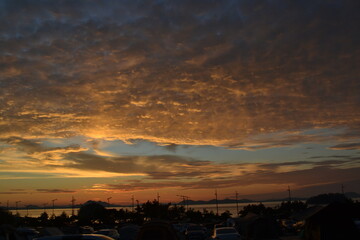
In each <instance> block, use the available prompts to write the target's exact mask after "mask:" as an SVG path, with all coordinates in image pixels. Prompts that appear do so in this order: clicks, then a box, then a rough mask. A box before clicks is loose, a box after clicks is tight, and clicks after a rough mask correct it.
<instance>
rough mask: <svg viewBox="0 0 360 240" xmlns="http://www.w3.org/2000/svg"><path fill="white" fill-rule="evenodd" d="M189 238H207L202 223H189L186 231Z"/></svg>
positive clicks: (199, 239) (200, 239)
mask: <svg viewBox="0 0 360 240" xmlns="http://www.w3.org/2000/svg"><path fill="white" fill-rule="evenodd" d="M185 238H186V239H187V240H203V239H206V231H205V229H204V227H203V226H201V225H189V226H188V227H187V229H186V231H185Z"/></svg>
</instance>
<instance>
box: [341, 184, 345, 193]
mask: <svg viewBox="0 0 360 240" xmlns="http://www.w3.org/2000/svg"><path fill="white" fill-rule="evenodd" d="M344 188H345V187H344V184H341V193H342V195H344Z"/></svg>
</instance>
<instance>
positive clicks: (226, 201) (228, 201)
mask: <svg viewBox="0 0 360 240" xmlns="http://www.w3.org/2000/svg"><path fill="white" fill-rule="evenodd" d="M345 195H346V197H348V198H351V199H357V198H360V194H358V193H354V192H351V193H345ZM307 199H308V198H305V197H300V198H291V201H306V200H307ZM288 200H289V199H288V198H280V199H266V200H252V199H239V200H236V199H222V200H217V203H218V204H236V203H238V204H244V203H249V204H252V203H265V202H268V203H270V202H287V201H288ZM91 201H92V200H89V201H88V202H91ZM93 202H97V203H100V204H101V205H103V206H104V207H106V208H111V207H115V208H121V207H123V208H128V207H132V205H131V204H109V203H107V202H102V201H93ZM86 203H87V202H86ZM86 203H83V204H76V205H74V206H71V205H57V206H54V208H56V209H72V208H74V209H75V208H80V207H81V206H82V205H84V204H86ZM167 203H171V204H172V205H211V204H216V199H211V200H208V201H204V200H197V201H194V200H187V201H185V202H184V201H180V202H177V203H172V202H164V203H163V204H167ZM0 207H2V208H5V209H8V210H27V209H28V210H30V209H44V207H40V206H36V205H29V206H25V207H24V206H22V207H20V206H19V207H18V208H15V207H9V208H7V207H6V206H0ZM46 209H47V210H50V209H52V207H47V208H46Z"/></svg>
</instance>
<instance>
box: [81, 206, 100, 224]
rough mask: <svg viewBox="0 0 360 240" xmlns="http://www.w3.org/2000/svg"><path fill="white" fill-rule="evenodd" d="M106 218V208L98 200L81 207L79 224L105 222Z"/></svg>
mask: <svg viewBox="0 0 360 240" xmlns="http://www.w3.org/2000/svg"><path fill="white" fill-rule="evenodd" d="M105 218H106V208H105V207H104V206H103V205H101V204H99V203H97V202H90V203H87V204H84V205H82V206H81V207H80V209H79V213H78V219H79V224H84V225H90V224H94V223H104V220H105Z"/></svg>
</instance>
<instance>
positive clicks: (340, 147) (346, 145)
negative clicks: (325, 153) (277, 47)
mask: <svg viewBox="0 0 360 240" xmlns="http://www.w3.org/2000/svg"><path fill="white" fill-rule="evenodd" d="M329 148H330V149H333V150H359V149H360V143H342V144H337V145H335V146H331V147H329Z"/></svg>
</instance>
